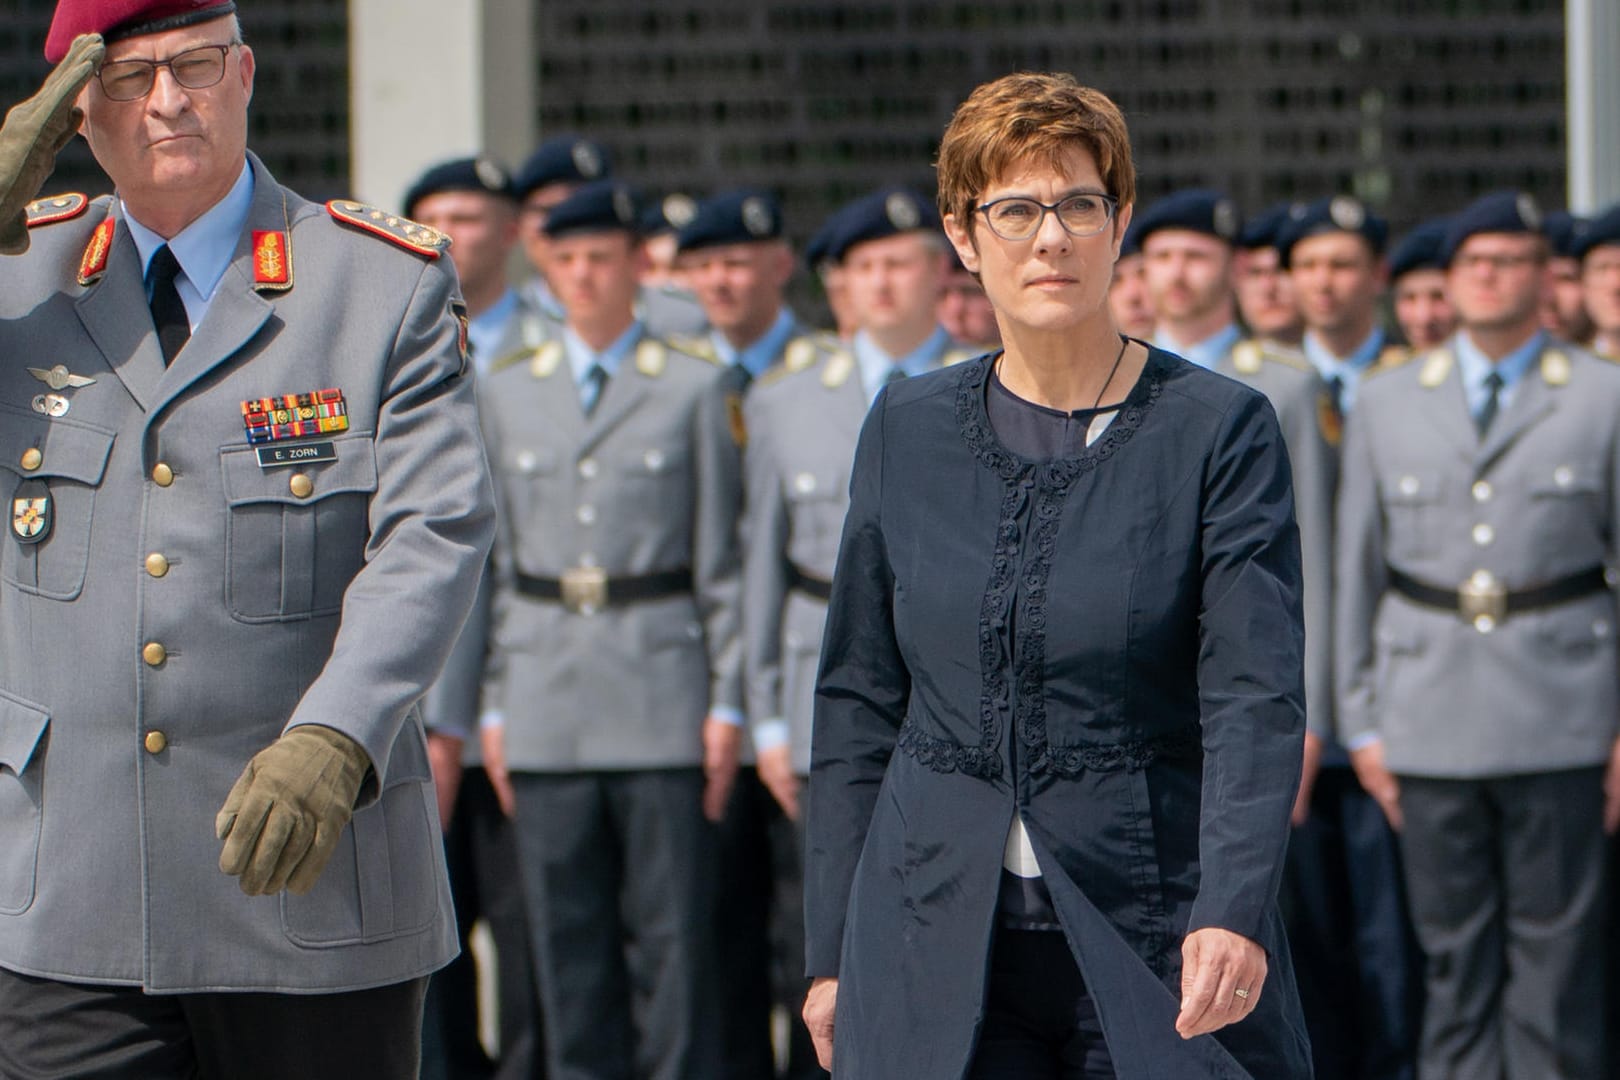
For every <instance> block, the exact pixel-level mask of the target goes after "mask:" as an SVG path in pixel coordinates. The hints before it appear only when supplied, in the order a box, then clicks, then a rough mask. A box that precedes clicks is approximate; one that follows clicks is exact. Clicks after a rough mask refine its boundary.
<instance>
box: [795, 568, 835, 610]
mask: <svg viewBox="0 0 1620 1080" xmlns="http://www.w3.org/2000/svg"><path fill="white" fill-rule="evenodd" d="M787 583H788V588H790V589H798V590H799V591H800V592H802V593H804V594H805V595H807V596H813V597H815V598H816V599H817V600H820V601H823V602H825V601H828V600H831V599H832V582H830V581H827V580H826V579H824V578H818V577H812V576H811V575H809V574H807V573H805V572H804V571H803V570H800V569H799V568H798V567H797V566H795V565H794V564H793V563H791V562H790V563H788V564H787Z"/></svg>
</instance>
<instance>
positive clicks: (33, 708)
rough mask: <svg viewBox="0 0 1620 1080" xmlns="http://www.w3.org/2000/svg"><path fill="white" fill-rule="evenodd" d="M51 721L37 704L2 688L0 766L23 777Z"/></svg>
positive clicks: (0, 703) (0, 705) (0, 701)
mask: <svg viewBox="0 0 1620 1080" xmlns="http://www.w3.org/2000/svg"><path fill="white" fill-rule="evenodd" d="M50 722H51V716H50V714H49V713H47V712H46V711H45V710H44V709H42V708H40V707H39V706H38V705H34V704H31V703H30V702H27V701H24V700H23V699H22V698H19V697H13V696H12V695H11V694H8V693H6V692H5V691H4V690H0V768H6V769H10V770H11V771H12V772H14V773H16V774H17V775H18V776H21V775H22V771H23V770H24V769H26V768H28V762H29V761H31V760H32V759H33V757H34V748H35V747H37V746H38V745H39V740H40V738H41V736H43V735H44V734H45V728H46V727H47V726H49V724H50Z"/></svg>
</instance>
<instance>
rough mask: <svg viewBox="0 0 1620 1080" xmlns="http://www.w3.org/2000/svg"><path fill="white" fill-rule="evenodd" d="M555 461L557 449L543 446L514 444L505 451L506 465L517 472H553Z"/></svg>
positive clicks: (554, 470)
mask: <svg viewBox="0 0 1620 1080" xmlns="http://www.w3.org/2000/svg"><path fill="white" fill-rule="evenodd" d="M557 461H558V457H557V451H555V450H552V449H550V448H548V447H544V446H514V447H512V448H511V449H509V450H507V451H506V464H507V467H508V468H510V469H511V470H512V471H514V472H519V473H536V474H538V473H553V472H556V471H557Z"/></svg>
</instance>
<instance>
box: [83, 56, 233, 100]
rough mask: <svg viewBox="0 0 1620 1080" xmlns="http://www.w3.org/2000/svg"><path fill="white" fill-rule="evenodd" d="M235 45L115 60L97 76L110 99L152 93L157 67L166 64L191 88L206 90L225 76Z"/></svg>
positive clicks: (170, 72) (105, 65)
mask: <svg viewBox="0 0 1620 1080" xmlns="http://www.w3.org/2000/svg"><path fill="white" fill-rule="evenodd" d="M234 48H236V43H235V42H232V43H231V44H229V45H199V46H198V47H197V48H195V49H187V50H186V51H185V52H183V53H176V54H175V55H174V56H171V57H169V58H168V59H167V60H114V61H112V62H111V63H106V64H102V65H101V70H100V71H98V72H96V78H97V79H99V80H100V81H101V92H102V93H104V94H106V95H107V98H108V100H110V101H139V100H140V99H141V98H143V97H145V96H146V95H147V94H150V93H151V92H152V86H153V85H154V84H155V83H156V82H157V69H158V68H163V67H166V68H168V69H169V74H170V75H173V76H174V81H175V82H177V83H179V84H180V85H181V86H183V87H185V88H186V89H187V90H206V89H208V88H209V87H210V86H217V85H218V84H219V81H220V80H221V79H223V78H224V77H225V54H226V53H228V52H230V51H231V50H232V49H234Z"/></svg>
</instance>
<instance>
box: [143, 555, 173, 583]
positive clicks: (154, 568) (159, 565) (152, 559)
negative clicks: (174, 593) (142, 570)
mask: <svg viewBox="0 0 1620 1080" xmlns="http://www.w3.org/2000/svg"><path fill="white" fill-rule="evenodd" d="M146 572H147V573H148V574H151V575H152V576H153V577H162V576H163V575H164V574H167V573H168V572H169V560H168V559H165V558H164V557H163V556H162V555H159V554H158V553H157V552H155V551H154V552H152V554H150V555H148V556H147V557H146Z"/></svg>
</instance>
